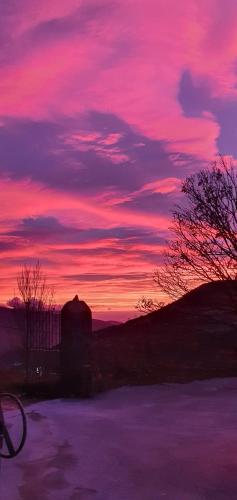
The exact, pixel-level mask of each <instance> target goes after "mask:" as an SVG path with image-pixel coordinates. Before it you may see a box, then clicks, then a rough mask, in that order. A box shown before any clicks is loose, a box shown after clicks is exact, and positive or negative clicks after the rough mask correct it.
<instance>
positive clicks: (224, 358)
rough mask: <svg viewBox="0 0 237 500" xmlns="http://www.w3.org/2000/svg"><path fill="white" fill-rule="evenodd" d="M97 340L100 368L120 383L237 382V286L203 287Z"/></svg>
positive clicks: (219, 283) (235, 283) (220, 283)
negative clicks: (234, 379)
mask: <svg viewBox="0 0 237 500" xmlns="http://www.w3.org/2000/svg"><path fill="white" fill-rule="evenodd" d="M94 337H95V339H96V341H95V347H94V356H95V363H96V364H99V365H100V366H101V370H102V372H103V373H105V371H106V370H107V372H108V374H109V375H108V376H110V378H111V380H112V378H114V380H115V379H116V380H117V379H118V378H119V377H120V378H121V383H145V382H146V381H149V382H150V383H155V382H159V381H173V380H174V381H176V380H179V381H182V380H191V379H195V378H206V377H207V378H208V377H215V376H232V375H234V376H237V281H228V280H227V281H216V282H212V283H207V284H203V285H201V286H200V287H198V288H196V289H194V290H192V291H191V292H189V293H187V294H186V295H184V296H183V297H182V298H180V299H178V300H176V301H174V302H172V303H171V304H168V305H167V306H165V307H163V308H162V309H160V310H158V311H155V312H152V313H150V314H147V315H145V316H140V317H138V318H135V319H132V320H130V321H127V322H126V323H123V324H121V325H118V326H113V327H109V328H106V329H104V330H100V331H98V332H95V334H94ZM110 359H113V364H114V365H115V366H112V364H111V361H110ZM106 367H107V368H106ZM118 383H119V382H118Z"/></svg>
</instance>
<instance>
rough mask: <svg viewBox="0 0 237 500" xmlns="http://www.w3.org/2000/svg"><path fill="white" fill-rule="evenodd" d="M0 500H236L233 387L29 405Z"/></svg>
mask: <svg viewBox="0 0 237 500" xmlns="http://www.w3.org/2000/svg"><path fill="white" fill-rule="evenodd" d="M26 411H27V415H28V426H29V430H28V440H27V444H26V446H25V448H24V450H23V451H22V453H21V454H20V455H19V456H18V457H17V458H15V459H13V460H4V461H2V463H1V472H0V481H1V496H0V498H1V500H52V499H53V500H159V499H165V500H201V499H205V500H209V499H212V500H236V499H237V379H222V380H220V379H218V380H217V379H216V380H211V381H202V382H193V383H190V384H185V385H169V384H165V385H159V386H150V387H123V388H120V389H117V390H114V391H111V392H108V393H106V394H102V395H99V396H97V397H96V398H94V399H91V400H84V401H82V400H81V401H80V400H66V401H62V400H53V401H46V402H39V403H36V404H31V405H30V406H28V407H27V408H26Z"/></svg>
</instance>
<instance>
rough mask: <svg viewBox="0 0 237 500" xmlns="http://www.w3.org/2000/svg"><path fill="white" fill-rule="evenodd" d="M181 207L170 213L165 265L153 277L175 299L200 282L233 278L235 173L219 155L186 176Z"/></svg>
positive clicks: (236, 259) (236, 269) (236, 262)
mask: <svg viewBox="0 0 237 500" xmlns="http://www.w3.org/2000/svg"><path fill="white" fill-rule="evenodd" d="M182 192H183V193H184V195H185V199H184V206H177V207H176V208H175V210H174V211H173V224H172V227H171V228H170V229H171V234H172V239H171V241H170V242H168V249H167V250H166V252H165V253H164V266H163V267H162V268H160V269H157V270H156V271H155V273H154V281H155V283H156V284H157V285H158V287H159V289H160V290H161V291H162V292H164V293H165V294H167V295H168V296H169V297H172V298H177V297H179V296H181V295H183V293H185V292H187V291H189V290H190V289H192V288H194V287H195V286H197V285H198V284H201V283H205V282H209V281H215V280H226V279H231V280H233V279H236V276H237V173H236V169H235V167H234V165H233V164H231V163H227V160H225V158H223V157H220V159H219V161H217V162H215V163H214V164H213V166H212V168H211V169H203V170H201V171H200V172H198V173H197V174H194V175H192V176H190V177H188V178H187V179H186V180H185V181H184V183H183V186H182Z"/></svg>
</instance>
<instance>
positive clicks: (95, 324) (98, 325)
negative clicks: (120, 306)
mask: <svg viewBox="0 0 237 500" xmlns="http://www.w3.org/2000/svg"><path fill="white" fill-rule="evenodd" d="M115 325H120V322H119V321H105V320H102V319H96V318H93V319H92V330H93V332H95V331H97V330H102V329H104V328H108V327H110V326H115Z"/></svg>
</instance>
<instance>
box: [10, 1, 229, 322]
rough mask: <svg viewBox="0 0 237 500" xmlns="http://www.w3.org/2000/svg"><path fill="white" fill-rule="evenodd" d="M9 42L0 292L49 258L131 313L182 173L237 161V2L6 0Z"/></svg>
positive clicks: (96, 307)
mask: <svg viewBox="0 0 237 500" xmlns="http://www.w3.org/2000/svg"><path fill="white" fill-rule="evenodd" d="M0 44H1V51H0V152H1V162H0V184H1V185H0V189H1V197H0V205H1V207H0V217H1V226H0V230H1V235H0V252H1V278H0V280H1V281H0V301H1V302H5V301H6V300H7V299H8V298H10V297H12V296H13V295H14V288H16V275H17V272H18V271H19V269H20V268H21V266H22V265H23V264H24V263H28V264H29V263H34V262H35V261H36V259H40V262H41V264H42V266H43V268H44V271H45V272H46V273H47V274H48V275H49V281H50V282H51V283H54V284H55V288H56V296H55V299H56V302H57V303H63V302H65V301H66V300H68V299H70V298H72V297H73V296H74V295H75V294H76V293H78V295H79V297H81V298H82V299H84V300H86V301H87V302H88V304H89V305H90V306H92V308H93V314H94V316H96V317H104V318H107V317H113V318H114V319H120V318H126V317H132V316H134V314H135V309H134V305H135V304H136V302H137V299H138V298H139V297H140V296H141V295H147V296H149V297H157V299H158V300H160V299H161V297H160V296H159V294H158V293H157V290H156V288H155V286H154V285H153V282H152V272H153V270H154V269H155V268H156V267H157V266H159V265H161V264H162V259H161V254H162V251H163V249H164V246H165V240H166V239H167V238H168V237H169V230H168V228H169V226H170V210H171V209H172V207H173V205H174V203H177V202H180V201H181V195H180V184H181V181H182V179H184V178H185V177H186V176H187V175H188V174H190V173H191V172H194V171H196V170H198V169H199V168H201V167H202V166H203V165H207V164H208V163H209V162H210V161H212V160H214V158H215V155H216V154H217V153H218V152H221V153H222V154H227V155H230V156H232V157H233V158H236V157H237V1H236V0H227V1H226V0H180V1H177V0H0ZM15 294H16V295H17V291H16V290H15ZM125 311H126V312H125Z"/></svg>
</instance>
